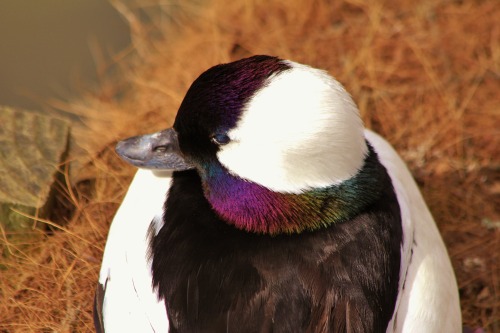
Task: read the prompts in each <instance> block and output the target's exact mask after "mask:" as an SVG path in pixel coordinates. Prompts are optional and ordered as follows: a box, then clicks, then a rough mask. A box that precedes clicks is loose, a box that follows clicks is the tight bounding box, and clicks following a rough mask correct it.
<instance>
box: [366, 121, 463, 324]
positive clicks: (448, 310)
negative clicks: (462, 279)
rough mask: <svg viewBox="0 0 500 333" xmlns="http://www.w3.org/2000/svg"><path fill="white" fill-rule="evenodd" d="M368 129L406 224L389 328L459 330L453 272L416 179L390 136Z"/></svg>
mask: <svg viewBox="0 0 500 333" xmlns="http://www.w3.org/2000/svg"><path fill="white" fill-rule="evenodd" d="M365 135H366V138H367V139H368V141H369V142H370V144H371V145H372V146H373V147H374V149H375V151H376V152H377V154H378V156H379V159H380V161H381V163H382V164H383V165H384V166H385V167H386V169H387V171H388V173H389V175H390V177H391V179H392V182H393V186H394V189H395V191H396V195H397V198H398V202H399V206H400V208H401V218H402V225H403V235H404V243H403V246H402V248H401V253H402V256H401V272H400V286H399V295H398V300H397V307H396V311H395V313H394V316H393V318H392V320H391V322H390V323H389V326H388V327H387V333H421V332H426V333H457V332H461V331H462V320H461V313H460V303H459V296H458V287H457V283H456V279H455V274H454V272H453V268H452V266H451V262H450V259H449V257H448V253H447V251H446V247H445V245H444V243H443V240H442V239H441V236H440V234H439V231H438V229H437V227H436V224H435V222H434V219H433V218H432V215H431V213H430V212H429V209H428V208H427V205H426V204H425V202H424V199H423V198H422V195H421V194H420V191H419V189H418V187H417V184H416V183H415V181H414V180H413V177H412V176H411V174H410V171H409V170H408V168H407V167H406V165H405V163H404V162H403V161H402V160H401V158H400V157H399V156H398V154H397V153H396V151H394V149H393V148H392V147H391V146H390V144H389V143H388V142H387V141H385V140H384V139H383V138H382V137H380V136H379V135H377V134H375V133H373V132H371V131H369V130H366V131H365ZM412 251H413V254H412ZM403 283H404V289H403Z"/></svg>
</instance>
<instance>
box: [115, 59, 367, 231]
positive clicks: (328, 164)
mask: <svg viewBox="0 0 500 333" xmlns="http://www.w3.org/2000/svg"><path fill="white" fill-rule="evenodd" d="M116 150H117V152H118V154H119V155H120V156H121V157H122V158H123V159H124V160H125V161H127V162H129V163H131V164H133V165H135V166H137V167H140V168H151V169H161V170H174V171H180V170H187V169H192V168H194V169H196V170H197V172H198V174H199V175H200V178H201V180H202V184H203V188H204V193H205V196H206V198H207V199H208V200H209V201H210V203H211V204H212V206H213V207H214V209H215V210H216V211H217V212H218V213H219V214H220V215H221V216H222V217H223V218H224V219H226V220H228V222H229V223H232V224H235V225H237V226H238V227H240V228H242V229H246V230H253V231H255V230H257V231H263V232H267V231H270V230H271V229H272V228H274V227H270V226H269V225H267V226H261V227H256V226H257V225H258V224H259V223H260V224H262V223H264V222H262V221H260V222H255V221H254V222H248V221H246V222H242V224H241V225H239V224H238V223H237V222H235V221H234V220H238V219H240V217H241V216H243V215H246V216H247V217H248V216H251V215H252V214H254V215H255V214H257V215H259V214H262V218H261V220H265V219H266V217H265V216H267V218H269V216H275V217H276V218H277V219H280V218H281V217H280V216H279V215H283V213H282V212H280V211H281V209H280V208H281V207H283V206H287V205H289V203H290V202H291V201H293V200H295V199H291V198H296V197H300V195H301V194H306V193H308V192H310V191H314V190H318V189H323V188H328V187H331V186H334V185H338V184H341V183H343V182H345V181H346V180H348V179H350V178H352V177H353V176H354V175H356V174H357V173H358V171H359V170H360V169H361V168H362V167H363V165H364V161H365V157H366V155H367V152H368V147H367V144H366V142H365V138H364V134H363V124H362V121H361V120H360V117H359V112H358V110H357V107H356V106H355V104H354V102H353V101H352V99H351V97H350V95H349V94H348V93H347V92H346V91H345V89H344V88H343V87H342V85H341V84H340V83H339V82H337V81H336V80H335V79H333V78H332V77H331V76H329V75H328V74H327V73H326V72H324V71H322V70H318V69H314V68H311V67H309V66H306V65H301V64H298V63H295V62H291V61H287V60H281V59H279V58H275V57H270V56H254V57H250V58H246V59H242V60H239V61H235V62H232V63H228V64H222V65H217V66H215V67H212V68H210V69H208V70H207V71H206V72H204V73H202V74H201V75H200V76H199V77H198V78H197V79H196V80H195V81H194V82H193V84H192V85H191V87H190V88H189V90H188V91H187V93H186V96H185V98H184V100H183V102H182V103H181V106H180V108H179V111H178V113H177V116H176V119H175V122H174V125H173V128H170V129H166V130H163V131H160V132H157V133H153V134H148V135H144V136H138V137H133V138H130V139H127V140H124V141H121V142H119V143H118V145H117V148H116ZM235 196H236V197H237V198H238V202H239V204H237V205H236V206H241V207H240V208H235V202H234V201H235V200H234V197H235ZM231 198H233V199H231ZM257 202H261V203H260V204H257ZM262 202H264V203H262ZM252 205H253V206H259V205H260V206H259V207H254V208H255V209H252V208H249V207H250V206H252ZM262 206H266V207H267V208H266V207H262ZM257 209H258V210H261V211H263V212H261V213H258V212H256V211H254V210H257ZM294 209H295V208H294ZM266 214H267V215H266ZM271 224H273V223H271ZM278 224H279V223H278ZM289 227H290V226H287V227H286V228H288V229H289ZM261 229H262V230H261ZM278 229H279V228H278ZM288 229H287V230H288ZM292 229H293V228H292ZM290 230H291V229H290Z"/></svg>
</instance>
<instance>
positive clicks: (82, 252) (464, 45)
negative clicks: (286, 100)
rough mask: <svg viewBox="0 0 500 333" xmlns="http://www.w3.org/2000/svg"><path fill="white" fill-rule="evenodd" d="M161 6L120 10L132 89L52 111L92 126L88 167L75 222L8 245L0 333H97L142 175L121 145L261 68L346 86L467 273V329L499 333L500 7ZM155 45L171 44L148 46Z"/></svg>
mask: <svg viewBox="0 0 500 333" xmlns="http://www.w3.org/2000/svg"><path fill="white" fill-rule="evenodd" d="M154 2H155V3H156V7H154V9H151V8H152V7H149V5H148V4H147V1H146V0H142V1H141V0H136V1H132V0H130V1H129V2H128V3H126V5H125V6H124V5H123V3H119V2H116V1H115V4H116V5H117V7H118V8H119V9H120V10H121V11H122V12H123V13H124V14H125V16H126V17H127V19H128V20H129V22H130V23H131V26H132V27H133V29H132V30H133V33H134V38H133V40H134V47H133V48H132V51H133V53H134V54H135V56H134V57H130V56H126V57H125V58H126V59H130V58H134V59H135V60H133V61H131V60H117V63H118V65H119V66H120V67H121V70H120V73H121V74H120V75H119V76H118V78H117V77H106V76H104V78H103V80H102V83H101V87H100V88H99V89H98V91H97V92H96V93H95V94H92V95H91V94H89V95H88V96H86V97H85V98H83V100H81V101H77V102H73V103H71V104H63V103H61V102H53V103H52V105H53V106H54V107H55V108H58V109H62V110H64V111H68V112H71V113H77V114H80V115H81V116H82V117H83V119H84V126H81V127H78V128H75V130H74V135H75V137H76V142H78V144H79V146H80V148H79V149H80V150H76V152H78V154H77V153H73V156H72V160H71V161H72V162H73V164H74V165H79V166H80V167H78V168H75V169H74V170H75V171H74V174H73V175H72V179H73V180H74V185H73V186H66V185H65V184H64V183H63V184H61V191H60V192H61V194H60V200H59V202H60V206H59V209H58V210H57V212H54V216H53V217H52V218H51V220H52V221H55V222H58V223H61V222H64V219H65V218H66V217H65V216H69V215H68V214H67V212H68V211H70V210H73V212H74V214H73V215H72V217H70V218H69V217H68V219H69V221H67V223H66V224H64V228H63V229H61V228H58V227H54V226H52V227H51V230H52V231H51V232H50V234H47V233H44V234H40V235H39V236H38V237H37V238H34V239H35V240H31V241H30V244H22V242H24V241H21V240H18V241H16V238H15V237H10V238H6V237H5V235H3V236H2V237H0V239H2V240H0V242H3V243H5V244H3V249H4V254H3V256H2V257H0V258H1V259H0V260H2V262H1V263H0V264H1V265H2V266H1V267H3V268H4V270H3V271H2V278H1V281H0V295H1V297H2V302H1V303H0V313H1V315H0V331H1V332H52V331H57V332H70V331H71V332H73V331H74V332H84V331H91V330H92V315H91V312H92V310H91V308H92V307H91V302H92V297H93V290H94V285H95V281H96V280H97V273H98V270H99V265H100V258H101V255H102V249H103V246H104V243H105V238H106V233H107V229H108V227H109V222H110V220H111V218H112V216H113V214H114V211H115V210H116V208H117V206H118V205H119V203H120V200H121V198H122V197H123V195H124V193H125V191H126V188H127V184H128V182H129V180H130V177H131V175H132V173H133V169H132V168H131V167H128V166H125V165H124V163H122V162H120V161H119V160H118V159H117V157H116V156H115V155H114V153H113V151H112V148H113V144H114V142H115V141H116V140H117V138H120V137H125V136H128V135H132V134H137V133H141V132H151V131H154V130H157V129H160V128H164V127H167V126H169V125H170V123H171V122H172V120H173V117H174V115H175V112H176V110H177V107H178V105H179V104H180V102H181V100H182V97H183V95H184V92H185V91H186V89H187V88H188V86H189V84H190V83H191V82H192V81H193V80H194V79H195V78H196V76H197V75H198V74H199V73H200V72H202V71H203V70H205V69H207V68H208V67H210V66H212V65H214V64H216V63H220V62H227V61H231V60H234V59H237V58H241V57H243V56H247V55H251V54H271V55H278V56H280V57H282V58H290V59H293V60H296V61H299V62H303V63H307V64H311V65H313V66H315V67H320V68H325V69H327V70H329V71H330V73H332V74H333V75H334V76H336V77H337V78H338V79H339V80H340V81H341V82H342V83H343V84H344V85H345V86H346V88H347V90H349V91H350V92H351V93H352V95H353V97H354V99H355V101H357V103H358V105H359V107H360V110H361V113H362V116H363V119H364V120H365V123H366V125H367V126H368V127H370V128H373V129H375V130H376V131H378V132H379V133H381V134H383V135H384V136H385V137H386V138H387V139H388V140H389V141H390V142H391V143H393V144H394V146H395V147H396V149H397V150H398V151H399V152H400V153H401V155H402V156H403V158H404V159H405V160H406V161H407V163H408V164H409V166H410V168H411V170H412V171H413V173H414V175H415V177H416V179H417V181H418V183H419V185H420V186H421V188H422V191H423V194H424V196H425V198H426V200H427V202H428V204H429V206H430V208H431V211H432V212H433V214H434V217H435V219H436V221H437V223H438V226H439V228H440V230H441V232H442V234H443V237H444V239H445V242H446V244H447V246H448V249H449V253H450V255H451V258H452V262H453V265H454V267H455V270H456V274H457V278H458V283H459V287H460V294H461V297H462V300H461V302H462V309H463V311H462V312H463V320H464V324H467V325H468V326H481V327H484V328H486V329H487V330H488V332H500V319H499V318H500V284H499V279H500V264H499V259H500V246H499V245H500V244H499V242H500V229H499V222H500V212H499V207H500V143H499V141H500V140H499V138H500V129H499V128H500V95H499V91H500V23H499V22H500V21H499V17H500V6H498V1H497V0H483V1H479V0H477V1H473V0H463V1H451V0H449V1H444V0H440V1H434V0H422V1H410V0H403V1H396V0H393V1H389V0H388V1H383V0H373V1H368V0H366V1H364V0H345V1H337V2H335V3H331V2H332V1H326V0H324V1H321V0H318V1H309V2H307V4H305V3H306V2H304V1H285V0H274V1H264V0H253V1H239V2H236V3H232V4H230V5H229V4H227V2H225V1H222V0H213V1H212V2H211V3H210V5H208V6H206V8H201V7H200V8H197V7H196V6H191V7H187V6H186V5H184V6H180V7H179V6H177V4H176V2H175V1H171V2H168V3H167V4H165V2H159V1H157V0H156V1H154ZM178 2H181V1H178ZM174 9H175V10H176V14H175V15H174V16H172V15H169V14H168V13H170V12H171V11H172V10H174ZM138 13H141V15H142V16H145V15H146V16H147V15H151V17H152V20H151V21H152V22H153V23H156V24H157V26H156V30H149V29H148V28H149V27H148V26H146V25H144V24H143V23H141V21H140V20H139V16H138ZM162 20H163V21H162ZM165 21H167V23H166V24H164V23H162V22H165ZM151 31H153V32H155V33H156V34H158V32H160V38H158V39H155V40H152V41H151V40H150V39H148V38H149V37H148V36H150V35H151ZM121 56H123V55H118V57H121ZM120 96H121V97H120ZM77 156H78V158H77ZM77 162H78V163H77ZM73 207H74V208H73ZM38 223H43V222H38ZM11 236H12V235H11ZM443 320H446V319H443Z"/></svg>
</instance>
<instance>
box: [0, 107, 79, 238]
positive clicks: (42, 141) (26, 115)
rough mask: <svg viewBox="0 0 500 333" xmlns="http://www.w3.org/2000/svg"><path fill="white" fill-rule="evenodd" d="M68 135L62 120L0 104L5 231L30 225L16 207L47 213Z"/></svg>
mask: <svg viewBox="0 0 500 333" xmlns="http://www.w3.org/2000/svg"><path fill="white" fill-rule="evenodd" d="M68 137H69V125H68V123H67V122H65V121H63V120H60V119H56V118H53V117H49V116H44V115H41V114H38V113H34V112H28V111H22V110H17V109H13V108H9V107H2V106H0V175H1V176H0V224H1V225H2V226H3V227H4V228H5V229H6V230H20V229H24V228H26V227H31V226H32V224H33V220H32V219H30V218H28V217H25V216H23V215H22V214H19V213H18V212H16V211H15V210H17V211H21V212H23V213H25V214H27V215H31V216H34V215H36V214H38V216H39V217H42V218H43V217H46V216H47V214H48V213H49V211H50V208H51V205H52V201H53V200H52V199H53V194H54V190H53V185H54V181H55V179H56V177H57V174H58V172H57V171H58V169H59V166H60V164H61V162H62V158H63V156H64V155H65V153H66V151H67V148H68Z"/></svg>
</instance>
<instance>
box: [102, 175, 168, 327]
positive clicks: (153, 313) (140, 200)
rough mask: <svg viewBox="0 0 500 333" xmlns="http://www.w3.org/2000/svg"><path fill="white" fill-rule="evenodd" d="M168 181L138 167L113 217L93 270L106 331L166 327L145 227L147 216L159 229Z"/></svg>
mask: <svg viewBox="0 0 500 333" xmlns="http://www.w3.org/2000/svg"><path fill="white" fill-rule="evenodd" d="M170 182H171V178H170V177H169V176H166V177H159V176H157V175H155V174H154V173H153V172H152V171H149V170H141V169H140V170H138V171H137V173H136V175H135V177H134V179H133V181H132V183H131V185H130V187H129V190H128V192H127V194H126V196H125V198H124V200H123V203H122V204H121V206H120V208H119V209H118V211H117V213H116V215H115V218H114V219H113V222H112V224H111V227H110V230H109V235H108V240H107V243H106V249H105V251H104V257H103V261H102V266H101V272H100V275H99V283H101V284H102V285H103V287H104V288H105V291H104V292H105V296H104V303H103V315H104V328H105V331H106V332H107V333H110V332H111V333H112V332H155V331H156V332H168V319H167V314H166V310H165V304H164V302H163V301H158V299H157V296H156V293H155V292H154V291H153V289H152V276H151V265H150V262H148V259H147V253H148V240H147V232H148V228H149V226H150V224H151V221H152V220H153V219H156V222H155V224H154V226H155V229H156V232H157V231H158V230H159V227H160V225H159V224H161V222H160V221H161V217H162V214H163V203H164V201H165V199H166V195H167V191H168V188H169V186H170Z"/></svg>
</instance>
